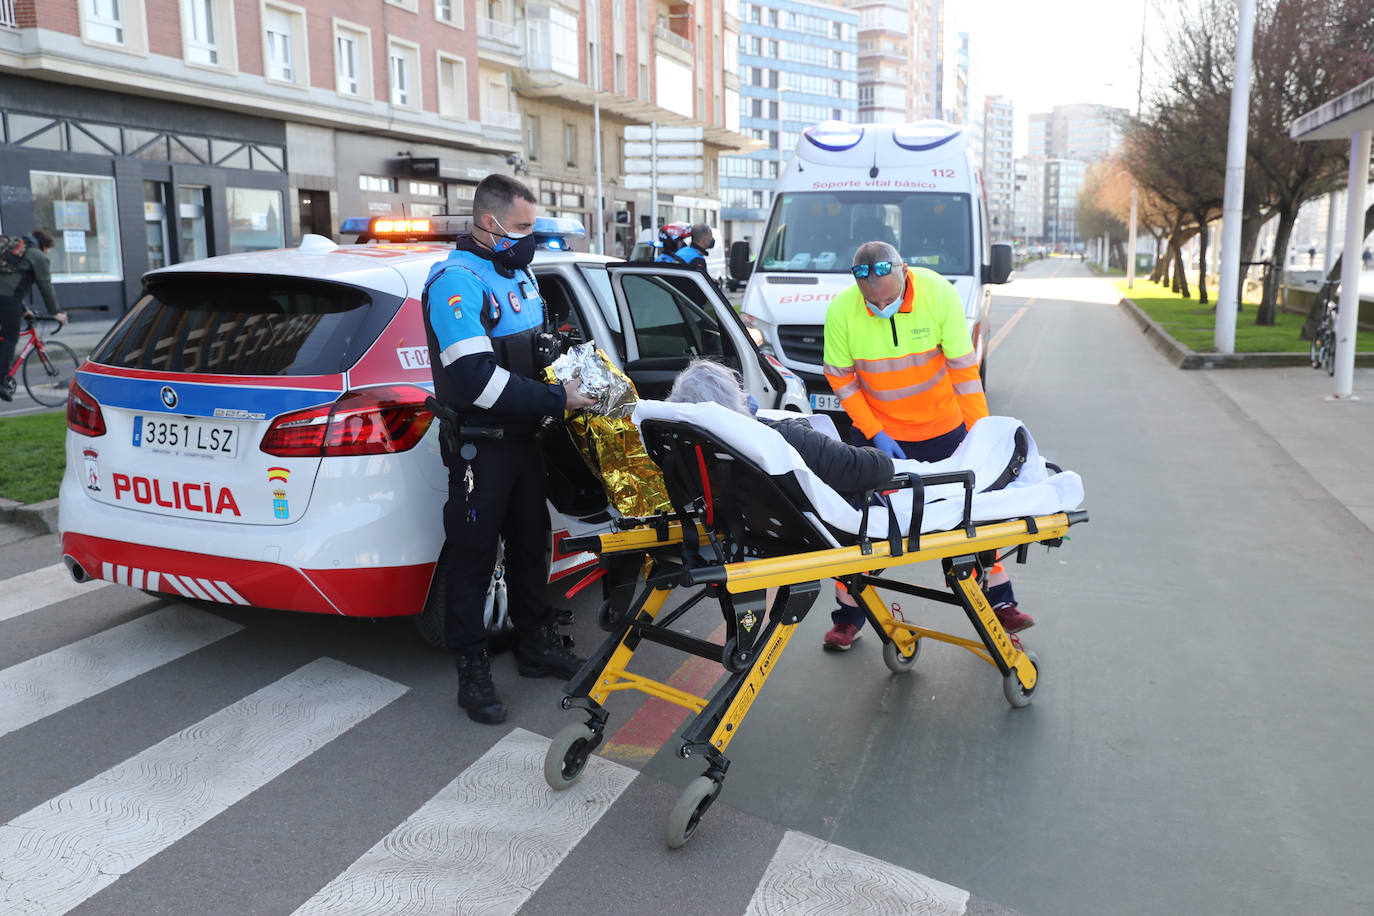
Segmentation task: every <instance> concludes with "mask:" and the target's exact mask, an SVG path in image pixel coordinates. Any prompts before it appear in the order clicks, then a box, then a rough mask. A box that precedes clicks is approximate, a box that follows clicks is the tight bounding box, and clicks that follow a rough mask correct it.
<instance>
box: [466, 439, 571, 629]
mask: <svg viewBox="0 0 1374 916" xmlns="http://www.w3.org/2000/svg"><path fill="white" fill-rule="evenodd" d="M476 445H477V457H476V458H474V459H472V461H471V462H469V461H465V460H464V459H463V458H461V457H459V456H458V455H447V456H446V457H447V459H448V502H446V503H445V504H444V537H445V538H446V539H447V541H448V545H447V548H446V550H445V553H444V556H445V564H444V570H443V573H444V575H445V576H446V586H447V590H446V592H445V599H446V600H445V607H444V638H445V641H446V642H447V644H448V648H449V650H450V651H451V652H455V653H461V652H473V651H477V650H480V649H484V648H486V645H487V634H486V628H485V626H484V625H483V623H482V610H483V604H484V603H485V601H486V595H487V587H488V586H489V585H490V584H491V573H492V570H493V568H494V567H495V565H496V548H497V544H498V540H499V539H500V538H504V539H505V542H506V553H505V563H506V573H505V581H506V596H507V599H508V601H509V603H510V616H511V621H512V622H513V623H514V624H515V628H516V629H517V630H529V629H534V628H537V627H541V626H546V625H548V624H550V623H553V619H554V613H555V612H554V609H553V608H552V607H551V606H550V605H548V604H547V603H546V602H545V601H544V588H545V585H546V583H547V581H548V577H549V570H548V566H547V565H546V561H545V540H546V534H545V532H546V531H547V528H548V519H549V515H548V508H547V507H546V505H545V502H544V499H545V496H544V492H545V488H546V480H545V476H544V458H543V453H542V451H541V450H540V448H539V444H538V443H537V442H535V441H534V440H533V439H530V438H527V437H515V438H512V439H506V440H502V441H499V442H478V443H476ZM469 466H471V468H472V479H473V490H472V492H471V493H468V492H467V484H466V482H465V474H466V472H467V470H468V468H469Z"/></svg>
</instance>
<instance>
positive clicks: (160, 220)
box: [143, 181, 168, 270]
mask: <svg viewBox="0 0 1374 916" xmlns="http://www.w3.org/2000/svg"><path fill="white" fill-rule="evenodd" d="M165 195H166V186H165V185H163V184H162V182H160V181H145V182H143V226H144V229H145V230H146V233H147V237H148V269H149V270H157V269H158V268H159V267H166V266H167V247H168V246H167V205H166V200H165V199H164V198H165Z"/></svg>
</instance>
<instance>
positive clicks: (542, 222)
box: [530, 216, 587, 241]
mask: <svg viewBox="0 0 1374 916" xmlns="http://www.w3.org/2000/svg"><path fill="white" fill-rule="evenodd" d="M530 231H531V232H533V233H534V235H535V237H536V238H538V239H540V240H541V241H542V240H544V239H550V238H557V239H563V240H565V241H566V240H567V239H582V238H586V237H587V230H585V229H583V228H582V223H581V221H580V220H575V219H568V218H567V217H554V216H541V217H538V218H537V219H535V221H534V228H533V229H531V230H530Z"/></svg>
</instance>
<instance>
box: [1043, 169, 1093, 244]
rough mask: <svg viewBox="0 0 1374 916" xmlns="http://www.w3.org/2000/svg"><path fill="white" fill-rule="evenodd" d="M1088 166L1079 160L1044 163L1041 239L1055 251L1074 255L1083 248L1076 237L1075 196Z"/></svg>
mask: <svg viewBox="0 0 1374 916" xmlns="http://www.w3.org/2000/svg"><path fill="white" fill-rule="evenodd" d="M1087 173H1088V163H1086V162H1083V161H1082V160H1079V159H1049V160H1046V161H1045V230H1044V235H1043V239H1044V240H1045V241H1046V242H1048V243H1049V244H1050V245H1051V246H1053V248H1054V249H1055V250H1056V251H1063V250H1069V251H1076V250H1078V249H1079V248H1081V247H1082V245H1083V239H1082V237H1081V236H1080V235H1079V233H1078V194H1079V192H1080V191H1082V190H1083V179H1084V177H1086V175H1087Z"/></svg>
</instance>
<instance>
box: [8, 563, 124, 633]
mask: <svg viewBox="0 0 1374 916" xmlns="http://www.w3.org/2000/svg"><path fill="white" fill-rule="evenodd" d="M109 584H110V583H108V582H101V581H99V580H92V581H89V582H80V583H78V582H76V581H75V580H74V579H72V576H71V573H69V572H67V567H65V566H63V565H62V564H61V563H54V564H53V565H52V566H44V567H43V568H42V569H35V570H31V571H29V572H26V573H20V574H19V575H17V576H11V577H10V578H8V579H6V580H4V581H3V582H0V620H9V619H10V618H12V617H18V616H20V615H21V614H27V613H29V612H30V611H37V610H39V609H41V608H45V607H47V606H48V605H50V604H56V603H57V602H59V601H66V600H67V599H68V598H75V597H76V596H77V595H87V594H90V593H91V592H93V591H95V590H97V589H100V588H104V587H105V586H107V585H109Z"/></svg>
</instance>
